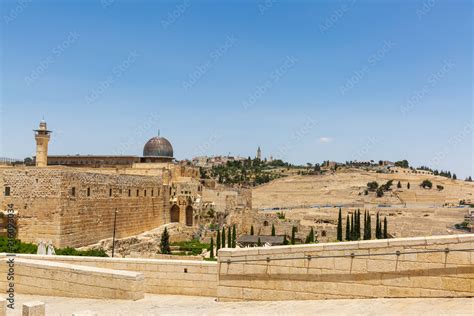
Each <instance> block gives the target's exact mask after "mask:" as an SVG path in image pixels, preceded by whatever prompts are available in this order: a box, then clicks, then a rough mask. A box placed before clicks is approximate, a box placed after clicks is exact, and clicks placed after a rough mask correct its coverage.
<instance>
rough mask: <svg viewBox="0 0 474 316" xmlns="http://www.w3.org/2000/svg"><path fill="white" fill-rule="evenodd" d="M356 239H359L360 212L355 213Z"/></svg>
mask: <svg viewBox="0 0 474 316" xmlns="http://www.w3.org/2000/svg"><path fill="white" fill-rule="evenodd" d="M356 239H357V240H359V239H360V210H359V209H358V210H357V213H356Z"/></svg>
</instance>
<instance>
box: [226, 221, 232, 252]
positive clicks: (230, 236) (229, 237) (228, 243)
mask: <svg viewBox="0 0 474 316" xmlns="http://www.w3.org/2000/svg"><path fill="white" fill-rule="evenodd" d="M227 248H232V232H231V231H230V226H229V227H228V228H227Z"/></svg>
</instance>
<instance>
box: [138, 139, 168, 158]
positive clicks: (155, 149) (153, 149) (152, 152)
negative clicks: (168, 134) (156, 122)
mask: <svg viewBox="0 0 474 316" xmlns="http://www.w3.org/2000/svg"><path fill="white" fill-rule="evenodd" d="M143 156H144V157H169V158H173V146H171V143H170V142H169V141H168V140H167V139H166V138H164V137H153V138H152V139H150V140H149V141H148V142H147V143H146V144H145V147H144V148H143Z"/></svg>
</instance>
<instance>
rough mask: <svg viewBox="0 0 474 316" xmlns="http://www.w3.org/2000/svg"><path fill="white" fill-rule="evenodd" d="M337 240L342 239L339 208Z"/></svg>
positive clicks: (340, 211)
mask: <svg viewBox="0 0 474 316" xmlns="http://www.w3.org/2000/svg"><path fill="white" fill-rule="evenodd" d="M337 240H339V241H342V210H341V208H339V217H338V219H337Z"/></svg>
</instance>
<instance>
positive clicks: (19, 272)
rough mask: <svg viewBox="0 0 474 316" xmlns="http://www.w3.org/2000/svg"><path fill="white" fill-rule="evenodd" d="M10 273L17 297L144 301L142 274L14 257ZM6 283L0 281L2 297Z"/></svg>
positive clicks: (3, 263) (3, 265)
mask: <svg viewBox="0 0 474 316" xmlns="http://www.w3.org/2000/svg"><path fill="white" fill-rule="evenodd" d="M1 257H3V259H1V260H0V263H1V265H0V273H2V275H5V276H6V275H7V272H8V271H7V270H8V269H9V265H8V264H6V261H7V259H6V258H5V255H4V254H3V255H2V256H1ZM13 269H14V278H15V279H14V280H13V281H14V288H15V293H19V294H31V295H46V296H62V297H83V298H96V299H126V300H138V299H142V298H144V285H143V274H142V273H136V272H130V271H119V270H111V269H99V268H91V267H86V266H80V265H77V264H69V263H60V262H51V261H44V260H29V259H21V258H18V257H15V262H14V265H13ZM8 283H9V282H8V281H7V278H6V277H5V278H1V279H0V288H1V289H2V292H3V293H5V292H6V291H7V290H8V287H9V286H8Z"/></svg>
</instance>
